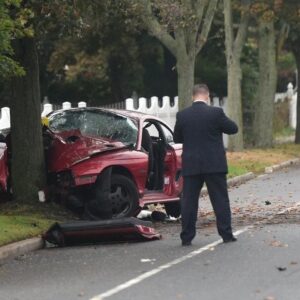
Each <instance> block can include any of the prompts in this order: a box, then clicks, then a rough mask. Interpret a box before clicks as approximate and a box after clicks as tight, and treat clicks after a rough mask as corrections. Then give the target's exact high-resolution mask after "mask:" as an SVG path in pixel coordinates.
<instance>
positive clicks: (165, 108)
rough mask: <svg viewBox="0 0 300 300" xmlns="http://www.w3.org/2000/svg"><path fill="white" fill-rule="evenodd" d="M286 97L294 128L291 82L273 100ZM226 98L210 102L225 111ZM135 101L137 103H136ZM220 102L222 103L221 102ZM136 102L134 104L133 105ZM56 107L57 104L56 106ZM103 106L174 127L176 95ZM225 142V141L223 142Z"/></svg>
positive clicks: (0, 125) (6, 123) (2, 120)
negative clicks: (140, 115)
mask: <svg viewBox="0 0 300 300" xmlns="http://www.w3.org/2000/svg"><path fill="white" fill-rule="evenodd" d="M286 98H288V99H289V101H290V102H289V103H290V120H289V121H290V126H291V127H292V128H296V107H297V92H296V90H294V88H293V85H292V84H291V83H289V84H288V88H287V91H286V92H285V93H277V94H276V96H275V99H274V101H275V102H278V101H283V100H284V99H286ZM226 100H227V98H223V100H222V101H220V99H219V98H213V99H212V104H213V105H214V106H221V107H222V108H223V109H224V110H225V112H226V111H227V109H226V103H227V101H226ZM136 102H137V103H136ZM221 102H222V103H221ZM135 104H136V105H135ZM77 106H78V107H86V106H87V103H86V102H79V103H78V104H77ZM56 107H57V106H56ZM56 107H55V108H56ZM71 107H72V105H71V103H70V102H63V103H62V106H61V107H60V108H61V109H69V108H71ZM104 107H108V108H125V109H126V110H131V111H137V112H142V113H146V114H149V115H154V116H157V117H159V118H161V119H162V120H163V121H164V122H166V123H167V124H169V126H170V127H171V128H174V125H175V121H176V113H177V112H178V97H175V98H174V99H171V98H170V97H168V96H165V97H163V98H162V99H161V101H160V99H159V98H158V97H151V98H150V99H149V100H147V99H146V98H139V99H138V101H134V99H132V98H128V99H126V100H125V103H124V102H120V103H115V104H112V105H107V106H104ZM53 110H55V109H54V106H53V105H52V104H50V103H46V104H44V105H43V110H42V116H46V115H47V114H48V113H50V112H52V111H53ZM9 127H10V110H9V108H8V107H3V108H2V109H1V116H0V130H1V129H5V128H9ZM225 144H226V142H225Z"/></svg>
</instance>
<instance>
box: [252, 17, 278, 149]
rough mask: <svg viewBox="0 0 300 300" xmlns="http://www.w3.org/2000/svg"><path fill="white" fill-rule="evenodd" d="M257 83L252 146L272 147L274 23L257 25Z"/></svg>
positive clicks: (274, 80)
mask: <svg viewBox="0 0 300 300" xmlns="http://www.w3.org/2000/svg"><path fill="white" fill-rule="evenodd" d="M258 30H259V57H258V60H259V83H258V89H257V97H256V105H255V117H254V124H253V128H254V130H253V137H254V145H255V146H256V147H260V148H267V147H271V146H272V145H273V115H274V97H275V93H276V83H277V70H276V44H275V29H274V22H273V21H272V22H264V21H260V23H259V29H258Z"/></svg>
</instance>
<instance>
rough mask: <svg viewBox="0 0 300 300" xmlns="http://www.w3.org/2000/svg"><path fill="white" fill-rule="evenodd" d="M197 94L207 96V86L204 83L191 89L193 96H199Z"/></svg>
mask: <svg viewBox="0 0 300 300" xmlns="http://www.w3.org/2000/svg"><path fill="white" fill-rule="evenodd" d="M199 94H202V95H204V94H209V89H208V86H207V85H206V84H204V83H201V84H196V85H195V86H194V88H193V96H196V95H199Z"/></svg>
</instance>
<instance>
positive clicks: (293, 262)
mask: <svg viewBox="0 0 300 300" xmlns="http://www.w3.org/2000/svg"><path fill="white" fill-rule="evenodd" d="M297 264H298V262H296V261H291V262H290V265H297Z"/></svg>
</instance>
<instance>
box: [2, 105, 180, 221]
mask: <svg viewBox="0 0 300 300" xmlns="http://www.w3.org/2000/svg"><path fill="white" fill-rule="evenodd" d="M47 117H48V120H49V125H48V128H47V129H45V130H44V146H45V153H46V160H47V161H46V163H47V168H48V192H47V198H49V199H51V200H54V201H58V202H61V203H63V204H65V205H66V206H68V207H70V208H71V209H73V210H76V211H78V212H79V213H82V214H83V215H84V216H85V217H87V218H89V219H99V218H106V219H107V218H112V217H114V218H115V217H117V218H119V217H128V216H134V215H136V214H137V213H138V212H139V210H140V209H141V208H142V207H144V206H145V205H147V204H151V203H165V208H166V210H167V213H168V214H170V215H173V216H179V214H180V210H179V201H178V200H179V197H180V194H181V191H182V177H181V153H182V145H181V144H175V143H174V141H173V132H172V130H171V129H170V128H169V127H168V126H167V125H166V124H165V123H164V122H162V121H161V120H160V119H158V118H156V117H154V116H151V115H145V114H142V113H136V112H130V111H125V110H108V109H100V108H75V109H69V110H60V111H55V112H52V113H50V114H49V115H48V116H47ZM0 145H1V144H0ZM6 152H7V150H6V146H5V144H2V146H1V147H0V186H1V188H2V190H6V189H7V181H8V177H9V175H8V171H7V170H8V168H7V154H6Z"/></svg>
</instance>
